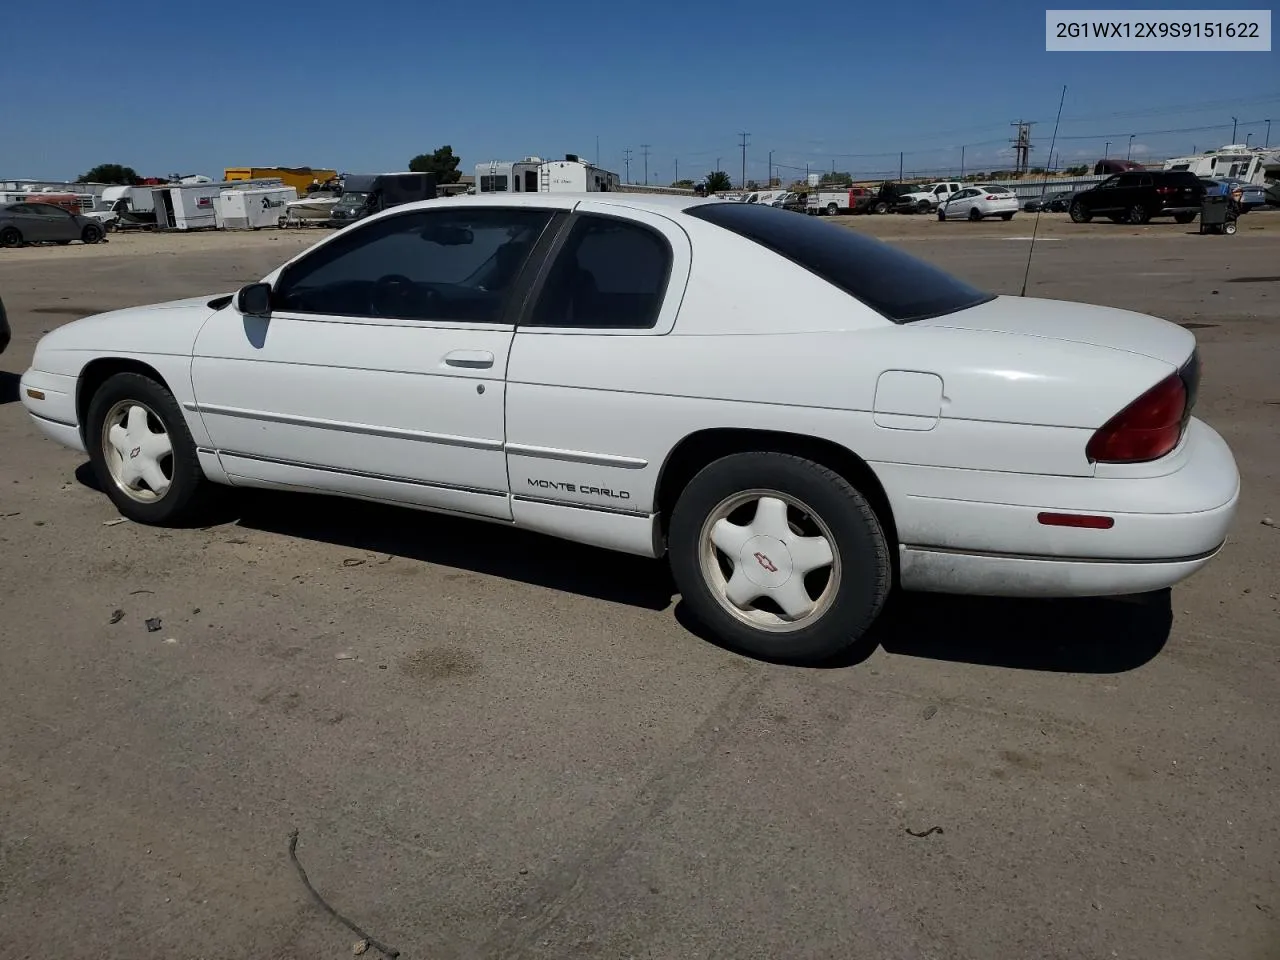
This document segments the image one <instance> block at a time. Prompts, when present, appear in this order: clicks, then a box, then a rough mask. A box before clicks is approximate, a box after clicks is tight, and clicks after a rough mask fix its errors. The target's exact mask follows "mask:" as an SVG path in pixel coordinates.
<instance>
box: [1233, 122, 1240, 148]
mask: <svg viewBox="0 0 1280 960" xmlns="http://www.w3.org/2000/svg"><path fill="white" fill-rule="evenodd" d="M1239 122H1240V121H1239V120H1237V119H1236V118H1235V117H1232V118H1231V142H1232V143H1235V142H1236V124H1237V123H1239Z"/></svg>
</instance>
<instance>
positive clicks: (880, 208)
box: [871, 200, 889, 214]
mask: <svg viewBox="0 0 1280 960" xmlns="http://www.w3.org/2000/svg"><path fill="white" fill-rule="evenodd" d="M871 209H872V210H874V211H875V212H876V213H881V214H883V213H888V212H889V204H888V203H886V202H885V201H884V200H880V201H878V202H877V203H876V205H875V206H874V207H872V208H871Z"/></svg>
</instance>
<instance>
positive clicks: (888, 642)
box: [675, 590, 1173, 674]
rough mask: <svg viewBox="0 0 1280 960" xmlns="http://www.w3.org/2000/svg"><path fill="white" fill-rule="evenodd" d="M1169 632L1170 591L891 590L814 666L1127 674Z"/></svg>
mask: <svg viewBox="0 0 1280 960" xmlns="http://www.w3.org/2000/svg"><path fill="white" fill-rule="evenodd" d="M675 615H676V619H678V620H679V621H680V623H681V624H682V625H683V626H684V627H685V628H686V629H687V630H689V631H690V632H692V633H694V634H696V635H698V636H699V637H701V638H702V639H704V640H706V641H707V642H708V643H716V641H715V640H714V639H712V638H711V637H710V636H708V634H707V633H706V631H705V630H704V629H703V628H702V626H701V625H700V624H698V623H697V622H696V621H694V620H693V618H692V616H691V614H690V613H689V612H688V610H687V608H686V606H685V605H684V604H683V603H682V604H678V605H677V606H676V610H675ZM1172 629H1173V606H1172V598H1171V592H1170V591H1169V590H1162V591H1159V592H1156V593H1151V594H1144V595H1142V596H1135V597H1097V598H1088V599H1079V600H1026V599H1010V598H1006V597H961V596H947V595H943V594H928V593H903V592H901V591H897V590H895V592H894V593H893V595H892V596H891V597H890V598H889V601H888V603H886V604H885V608H884V610H883V611H882V612H881V614H880V618H879V619H878V620H877V621H876V623H875V625H874V626H873V627H872V628H871V630H870V632H869V633H868V634H867V636H866V637H864V638H863V639H862V641H860V642H859V643H857V644H855V645H854V646H853V647H852V648H851V649H850V650H849V651H847V652H846V653H845V654H843V655H841V656H839V657H836V658H835V659H833V660H830V661H827V662H826V663H823V664H819V665H818V666H817V668H818V669H839V668H843V667H852V666H856V665H857V664H859V663H862V662H863V661H864V660H866V659H867V658H868V657H870V656H871V655H872V654H873V653H874V652H875V651H876V650H877V649H883V650H884V651H885V652H886V653H889V654H892V655H894V656H903V657H920V658H924V659H929V660H945V661H950V662H953V663H969V664H975V665H978V666H988V667H1000V668H1005V669H1014V670H1037V671H1043V672H1049V673H1095V674H1112V673H1126V672H1128V671H1130V670H1136V669H1137V668H1139V667H1141V666H1144V665H1145V664H1147V663H1149V662H1151V661H1152V660H1154V659H1155V657H1156V656H1157V655H1158V654H1159V653H1160V651H1161V650H1163V649H1164V646H1165V644H1166V643H1167V642H1168V640H1169V634H1170V631H1171V630H1172ZM717 645H718V644H717Z"/></svg>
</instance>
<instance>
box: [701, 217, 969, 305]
mask: <svg viewBox="0 0 1280 960" xmlns="http://www.w3.org/2000/svg"><path fill="white" fill-rule="evenodd" d="M685 212H686V213H688V214H689V216H691V217H697V218H698V219H699V220H705V221H706V222H707V223H712V224H715V225H716V226H718V227H723V228H724V229H726V230H729V231H731V232H733V233H736V234H738V235H739V236H741V237H745V238H747V239H748V240H752V241H754V242H756V243H758V244H760V245H761V246H762V247H766V248H768V249H769V250H772V251H773V252H774V253H776V254H778V255H780V256H783V257H786V258H787V259H788V260H790V261H791V262H792V263H795V264H798V265H799V266H801V267H804V268H805V269H806V270H808V271H810V272H811V273H814V274H817V275H818V276H819V277H821V278H822V279H823V280H826V281H827V282H828V283H830V284H832V285H833V286H835V287H838V288H839V289H841V290H843V291H844V292H845V293H847V294H849V295H850V296H852V297H854V298H855V299H857V300H859V301H861V302H862V303H864V304H866V305H867V306H868V307H870V308H871V309H872V310H874V311H876V312H877V313H879V314H880V315H881V316H883V317H885V318H886V319H888V320H892V321H893V322H894V323H911V322H912V321H913V320H927V319H929V318H931V317H942V316H946V315H947V314H949V313H957V312H958V311H960V310H967V309H968V308H969V307H974V306H977V305H978V304H980V303H986V302H988V301H989V300H994V299H995V295H994V294H991V293H987V292H986V291H984V290H979V289H977V288H976V287H971V286H969V285H968V284H967V283H965V282H963V281H962V280H958V279H956V278H955V277H953V276H951V275H950V274H949V273H944V272H943V271H942V270H939V269H938V268H937V267H934V266H932V265H930V264H928V263H925V262H924V261H923V260H918V259H917V258H915V257H913V256H910V255H909V254H906V253H903V252H902V251H901V250H897V249H895V248H894V247H891V246H889V245H888V244H887V243H882V242H881V241H879V240H873V239H872V238H870V237H866V236H863V235H862V234H860V233H858V232H856V231H854V230H850V229H849V228H848V227H839V226H834V225H832V224H829V223H827V222H826V221H825V220H821V219H817V218H814V217H802V216H797V215H796V214H794V213H790V212H788V211H785V210H779V209H776V208H774V207H752V206H747V205H746V204H737V203H711V204H705V205H699V206H696V207H691V208H689V209H688V210H686V211H685Z"/></svg>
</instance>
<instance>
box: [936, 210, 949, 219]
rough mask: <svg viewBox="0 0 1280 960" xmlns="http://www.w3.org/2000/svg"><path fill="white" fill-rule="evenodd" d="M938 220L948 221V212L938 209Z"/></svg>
mask: <svg viewBox="0 0 1280 960" xmlns="http://www.w3.org/2000/svg"><path fill="white" fill-rule="evenodd" d="M938 219H939V220H946V219H947V214H946V211H945V210H943V209H942V208H941V207H939V208H938Z"/></svg>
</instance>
